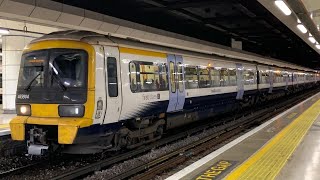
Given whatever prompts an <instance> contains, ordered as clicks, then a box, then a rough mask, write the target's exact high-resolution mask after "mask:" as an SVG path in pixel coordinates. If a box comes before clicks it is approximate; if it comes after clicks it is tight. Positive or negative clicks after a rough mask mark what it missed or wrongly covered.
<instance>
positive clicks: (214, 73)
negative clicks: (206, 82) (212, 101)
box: [210, 68, 220, 87]
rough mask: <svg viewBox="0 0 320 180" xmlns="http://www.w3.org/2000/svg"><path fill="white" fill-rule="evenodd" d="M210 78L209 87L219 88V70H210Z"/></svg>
mask: <svg viewBox="0 0 320 180" xmlns="http://www.w3.org/2000/svg"><path fill="white" fill-rule="evenodd" d="M210 76H211V86H212V87H219V86H220V71H219V69H216V68H211V70H210Z"/></svg>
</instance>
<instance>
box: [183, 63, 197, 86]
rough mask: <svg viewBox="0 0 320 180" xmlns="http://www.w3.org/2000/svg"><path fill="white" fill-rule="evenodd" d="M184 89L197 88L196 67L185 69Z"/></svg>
mask: <svg viewBox="0 0 320 180" xmlns="http://www.w3.org/2000/svg"><path fill="white" fill-rule="evenodd" d="M185 79H186V89H196V88H198V73H197V67H192V66H189V67H185Z"/></svg>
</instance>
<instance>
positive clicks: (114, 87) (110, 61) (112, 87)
mask: <svg viewBox="0 0 320 180" xmlns="http://www.w3.org/2000/svg"><path fill="white" fill-rule="evenodd" d="M107 72H108V93H109V96H110V97H118V74H117V60H116V58H114V57H108V58H107Z"/></svg>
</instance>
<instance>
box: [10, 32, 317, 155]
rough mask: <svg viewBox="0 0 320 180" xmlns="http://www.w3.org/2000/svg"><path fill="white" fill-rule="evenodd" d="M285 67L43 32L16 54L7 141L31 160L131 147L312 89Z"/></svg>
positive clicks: (305, 74)
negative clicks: (12, 112) (52, 154)
mask: <svg viewBox="0 0 320 180" xmlns="http://www.w3.org/2000/svg"><path fill="white" fill-rule="evenodd" d="M290 66H291V65H288V66H287V67H282V66H277V65H276V64H273V63H268V61H265V62H264V63H261V62H260V63H259V62H254V61H247V60H243V59H240V58H236V57H235V58H230V57H224V56H219V55H214V54H205V53H200V52H195V51H191V50H183V49H178V48H174V47H170V46H160V45H156V44H151V43H145V42H139V41H137V40H132V39H124V38H117V37H112V36H106V35H102V34H98V33H95V32H89V31H79V30H67V31H59V32H54V33H50V34H47V35H44V36H43V37H40V38H38V39H35V40H33V41H32V42H31V43H30V44H28V45H27V46H26V47H25V49H24V51H23V54H22V58H21V65H20V71H19V79H18V85H17V93H16V111H17V116H16V117H15V118H13V119H12V120H11V121H10V128H11V137H12V139H13V140H16V141H25V144H26V147H27V150H28V154H29V155H44V154H47V153H50V152H55V151H60V152H64V153H72V154H94V153H99V152H105V151H118V150H121V149H124V148H125V149H133V148H136V147H139V146H141V145H143V144H146V143H150V142H153V141H157V140H159V139H160V138H161V137H162V136H163V134H164V133H165V132H166V131H168V130H171V129H174V128H178V127H181V126H184V125H186V124H189V123H193V122H196V121H199V120H204V119H208V118H210V117H215V116H217V115H220V114H223V113H227V112H235V111H237V110H239V109H241V108H244V107H250V106H254V105H257V104H263V103H265V102H268V101H269V100H272V99H276V98H279V97H281V96H286V95H288V94H291V93H295V92H298V91H301V90H303V89H307V88H312V87H315V86H317V85H318V84H319V81H320V74H319V73H318V72H317V71H314V70H312V69H308V70H306V68H302V67H301V68H296V66H295V67H290ZM212 120H216V119H215V118H212Z"/></svg>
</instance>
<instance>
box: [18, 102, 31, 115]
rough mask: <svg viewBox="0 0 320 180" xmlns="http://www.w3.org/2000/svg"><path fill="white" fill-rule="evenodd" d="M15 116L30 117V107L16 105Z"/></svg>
mask: <svg viewBox="0 0 320 180" xmlns="http://www.w3.org/2000/svg"><path fill="white" fill-rule="evenodd" d="M16 111H17V115H20V116H30V115H31V107H30V105H27V104H23V105H20V104H17V106H16Z"/></svg>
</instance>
